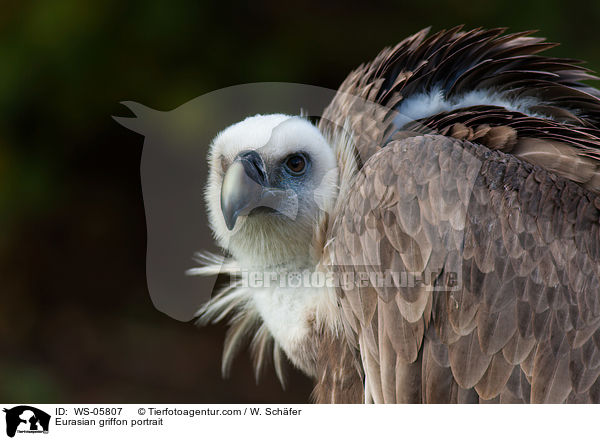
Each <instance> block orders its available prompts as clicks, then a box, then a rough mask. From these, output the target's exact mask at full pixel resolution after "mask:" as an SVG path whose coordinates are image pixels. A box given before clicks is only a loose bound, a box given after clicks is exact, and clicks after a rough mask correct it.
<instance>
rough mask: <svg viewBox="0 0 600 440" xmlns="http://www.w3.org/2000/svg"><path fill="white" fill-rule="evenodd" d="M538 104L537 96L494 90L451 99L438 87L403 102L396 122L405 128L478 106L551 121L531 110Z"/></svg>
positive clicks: (470, 93)
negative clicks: (512, 95)
mask: <svg viewBox="0 0 600 440" xmlns="http://www.w3.org/2000/svg"><path fill="white" fill-rule="evenodd" d="M537 104H539V100H538V99H535V98H533V97H520V98H518V99H508V98H507V97H506V96H505V94H500V93H496V92H494V91H492V90H473V91H470V92H468V93H465V94H464V95H461V96H459V97H457V98H452V99H447V98H446V97H445V96H444V93H443V92H442V90H441V89H439V88H438V89H433V90H431V91H430V92H428V93H419V94H417V95H414V96H411V97H410V98H407V99H405V100H404V101H402V103H401V104H400V106H399V107H398V109H397V111H398V115H397V116H396V117H395V119H394V124H395V125H396V126H397V127H398V128H401V127H403V126H404V125H406V124H408V123H409V122H412V121H416V120H418V119H423V118H428V117H429V116H433V115H437V114H438V113H442V112H449V111H453V110H456V109H459V108H465V107H472V106H476V105H492V106H497V107H503V108H505V109H507V110H510V111H515V112H519V113H523V114H525V115H528V116H535V117H536V118H543V119H550V118H548V116H545V115H541V114H538V113H534V112H531V111H530V110H529V109H530V108H531V107H533V106H535V105H537Z"/></svg>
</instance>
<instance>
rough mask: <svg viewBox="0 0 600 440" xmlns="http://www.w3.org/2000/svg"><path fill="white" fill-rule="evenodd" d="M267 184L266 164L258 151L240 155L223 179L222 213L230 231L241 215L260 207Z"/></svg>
mask: <svg viewBox="0 0 600 440" xmlns="http://www.w3.org/2000/svg"><path fill="white" fill-rule="evenodd" d="M266 184H267V177H266V173H265V164H264V162H263V160H262V158H261V157H260V155H259V154H258V153H257V152H256V151H247V152H244V153H240V154H238V156H237V157H236V158H235V160H234V161H233V163H232V164H231V165H230V166H229V169H228V170H227V172H226V173H225V177H224V178H223V185H222V186H221V211H222V212H223V217H224V218H225V224H226V225H227V229H229V230H230V231H231V230H232V229H233V227H234V226H235V222H236V221H237V218H238V217H239V216H240V215H245V214H248V213H249V212H250V211H251V210H252V209H253V208H255V207H256V206H258V202H259V200H260V198H261V195H262V192H263V189H264V187H265V186H266Z"/></svg>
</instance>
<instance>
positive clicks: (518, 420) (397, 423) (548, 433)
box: [0, 404, 598, 440]
mask: <svg viewBox="0 0 600 440" xmlns="http://www.w3.org/2000/svg"><path fill="white" fill-rule="evenodd" d="M2 408H3V409H4V413H3V414H2V415H1V416H0V419H2V422H1V424H2V430H3V431H4V432H3V434H2V435H4V434H6V435H7V436H8V437H14V438H15V439H19V440H27V439H40V438H43V439H44V440H50V439H82V438H85V439H106V438H110V439H111V440H113V439H137V438H139V439H142V438H143V439H154V438H157V439H158V438H174V439H178V438H192V437H191V435H193V438H200V439H202V438H212V439H222V438H261V439H271V438H276V439H284V438H285V439H296V438H298V439H307V440H314V439H316V438H331V439H333V438H337V439H339V438H342V439H345V438H348V439H354V438H360V439H366V438H368V439H379V438H382V439H383V438H389V435H390V434H392V435H394V436H395V437H397V438H400V437H404V438H431V437H432V436H440V438H444V439H448V438H450V439H452V438H457V439H458V438H460V439H461V440H466V439H471V438H472V439H482V438H485V439H486V440H488V439H496V438H498V439H503V440H505V439H506V438H524V437H526V436H533V437H535V438H579V436H581V438H583V436H587V435H589V434H592V433H593V434H594V435H595V433H596V431H597V428H596V426H597V423H598V422H597V418H598V416H597V415H598V407H597V406H593V405H571V406H568V405H566V406H557V405H546V406H543V405H538V406H535V405H534V406H517V405H498V406H492V405H481V406H477V405H455V406H451V405H396V406H392V405H387V406H384V405H381V406H375V405H367V406H363V405H337V406H336V405H177V404H172V405H162V404H161V405H158V404H157V405H153V404H140V405H60V404H59V405H44V404H40V405H37V404H3V405H2ZM36 434H38V435H36ZM39 434H42V436H39ZM4 438H6V437H4Z"/></svg>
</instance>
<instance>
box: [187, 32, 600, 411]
mask: <svg viewBox="0 0 600 440" xmlns="http://www.w3.org/2000/svg"><path fill="white" fill-rule="evenodd" d="M503 32H504V31H503V30H501V29H494V30H473V31H469V32H462V31H461V30H460V29H452V30H450V31H443V32H439V33H437V34H434V35H432V36H430V37H427V34H428V31H427V30H424V31H421V32H419V33H418V34H416V35H414V36H412V37H410V38H408V39H406V40H404V41H402V42H401V43H399V44H398V45H397V46H396V47H394V48H390V49H386V50H384V51H383V52H381V54H380V55H378V56H377V57H376V58H375V60H374V61H372V62H371V63H369V64H366V65H363V66H361V67H359V68H358V69H357V70H356V71H354V72H353V73H351V74H350V75H349V76H348V78H347V79H346V80H345V81H344V83H343V84H342V86H341V88H340V89H339V91H338V92H337V94H336V96H335V98H334V99H333V101H332V102H331V104H330V105H329V106H328V107H327V108H326V110H325V112H324V115H323V118H322V119H321V121H320V123H319V129H320V132H321V133H322V134H323V136H324V139H327V142H325V141H324V140H323V141H322V142H321V141H320V140H319V141H316V140H315V139H317V138H319V136H320V135H321V134H319V136H316V135H315V133H314V132H313V131H311V130H314V127H312V126H311V129H307V128H306V127H307V126H308V125H306V124H307V122H306V121H304V122H297V121H296V122H293V124H296V125H293V126H297V127H298V130H299V131H294V132H293V135H290V136H287V137H285V136H284V137H282V139H283V138H285V139H287V140H288V141H287V143H286V141H280V142H281V144H278V143H277V142H272V141H271V140H270V136H271V130H272V131H273V132H275V130H280V131H279V132H280V133H281V132H282V131H283V130H284V129H283V128H281V126H283V125H284V122H282V121H286V120H287V119H286V118H288V117H287V116H285V115H275V116H262V115H258V116H255V117H253V118H249V119H248V120H245V121H242V122H241V123H239V124H236V125H234V126H232V127H230V128H229V129H228V130H229V131H228V130H226V131H225V132H224V133H225V134H221V135H219V137H217V138H216V139H217V141H215V143H214V144H213V147H212V150H211V160H212V166H213V174H212V175H211V178H210V179H211V180H210V184H209V187H208V190H207V199H208V201H209V207H210V208H211V210H210V214H211V216H210V217H211V226H212V227H213V230H214V231H216V234H215V235H216V236H217V238H218V239H219V240H220V243H221V244H222V246H223V247H225V248H227V246H228V242H227V240H225V238H227V239H232V240H233V238H235V240H237V241H236V243H244V244H247V242H246V241H244V240H245V238H247V237H245V236H244V229H243V228H249V226H248V224H250V226H251V227H252V228H253V229H246V230H252V231H258V232H257V233H260V234H262V235H260V237H262V239H261V240H262V241H264V242H266V244H265V243H262V242H261V243H259V244H260V245H261V246H260V247H257V248H256V250H255V249H254V248H252V247H247V248H243V249H242V250H244V251H245V253H244V252H241V251H240V249H239V248H238V249H234V250H235V251H237V254H238V255H240V256H241V258H238V260H240V261H242V260H244V258H245V259H246V260H249V261H250V263H248V261H242V263H243V264H246V266H250V267H251V268H254V267H255V266H253V264H254V259H255V258H258V257H260V260H261V261H262V263H261V264H262V265H259V266H260V269H261V270H262V269H265V268H266V269H271V268H273V267H277V268H278V269H277V270H280V272H278V273H279V275H281V276H285V275H286V273H287V272H286V270H288V269H289V268H290V267H291V268H292V269H297V268H298V267H300V269H307V268H308V270H313V271H315V272H319V271H320V272H329V273H335V274H337V275H340V277H338V279H340V278H344V279H354V280H356V279H357V277H358V278H360V276H359V275H360V274H365V273H366V274H367V275H368V277H367V279H366V280H365V282H362V283H349V284H341V285H340V286H339V287H336V288H334V289H311V288H305V289H304V288H303V289H296V290H294V289H289V290H288V291H285V292H283V293H282V294H280V293H278V295H279V296H277V297H276V298H275V297H273V296H271V297H269V295H272V292H270V291H261V290H260V289H255V290H253V289H249V288H244V289H241V288H238V287H239V286H234V287H233V288H231V289H229V290H226V291H225V292H223V293H221V294H220V295H219V296H217V297H216V298H214V299H213V300H212V301H211V302H210V303H209V304H207V305H206V307H205V308H204V309H203V311H202V319H203V320H204V321H205V322H206V321H218V320H221V319H223V318H224V317H225V316H227V314H228V313H231V314H233V316H234V318H233V326H232V330H231V332H230V334H229V337H228V342H227V349H226V353H225V365H226V366H227V364H228V363H229V360H230V359H231V355H232V353H233V352H234V351H235V349H236V348H237V347H238V346H239V345H240V344H239V343H240V340H242V339H243V337H244V336H245V335H248V334H252V333H253V332H256V333H255V335H254V339H253V343H252V346H253V348H254V350H255V353H256V356H255V359H256V364H257V368H259V369H260V367H261V366H262V365H264V364H265V359H266V358H267V356H270V354H271V353H273V356H274V358H275V365H276V367H277V372H278V374H279V375H281V369H280V368H279V367H280V365H281V354H282V352H285V353H286V354H287V355H288V357H289V358H290V359H291V360H292V362H293V363H295V364H296V365H297V366H298V367H299V368H301V369H303V370H304V371H305V372H306V373H307V374H309V375H312V376H314V378H315V381H316V387H315V391H314V399H315V401H316V402H322V403H360V402H382V403H383V402H385V403H392V402H426V403H433V402H435V403H442V402H443V403H459V402H464V403H467V402H469V403H471V402H486V403H487V402H501V403H503V402H510V403H517V402H523V403H528V402H536V403H537V402H600V379H599V376H600V281H599V280H600V195H599V193H600V92H598V90H596V89H594V88H591V87H589V86H587V85H585V84H583V83H581V81H583V80H587V79H592V78H593V77H592V76H591V75H590V74H589V73H588V71H586V70H585V69H583V68H582V67H580V66H578V65H577V63H576V62H575V61H573V60H564V59H558V58H551V57H545V56H542V55H539V53H540V52H542V51H543V50H545V49H547V48H550V47H552V46H553V45H552V44H550V43H546V42H544V40H543V39H541V38H533V37H530V36H529V35H530V33H520V34H511V35H503ZM415 103H416V104H415ZM415 105H416V107H415ZM411 106H413V107H411ZM408 110H410V111H408ZM419 115H420V116H419ZM269 121H270V122H269ZM273 121H275V122H273ZM269 124H271V125H269ZM277 124H281V125H277ZM303 124H304V125H303ZM274 127H275V128H274ZM250 129H252V130H254V132H253V133H250V134H257V136H258V137H259V138H260V136H262V137H263V138H262V140H260V141H259V140H256V139H255V145H253V146H252V147H251V148H250V149H251V150H253V152H252V157H254V159H253V160H254V162H253V163H252V164H250V163H249V162H247V161H246V162H244V163H245V165H244V167H246V168H248V169H250V170H251V174H252V173H254V174H253V175H255V180H253V181H252V179H250V178H248V175H247V174H246V175H244V174H243V173H242V172H241V171H240V170H242V168H241V167H242V166H241V165H240V163H241V162H240V161H242V160H246V159H244V158H243V157H242V158H241V159H240V157H241V155H244V154H245V155H248V154H250V153H248V152H241V149H242V147H240V146H239V144H241V143H243V144H244V145H246V146H245V147H243V148H249V147H248V146H247V143H248V139H250V138H252V136H248V134H249V133H248V132H247V131H244V130H250ZM290 133H291V132H290ZM303 133H304V134H307V133H308V134H311V133H312V134H311V136H310V137H307V138H306V139H313V141H306V142H305V144H303V146H302V148H303V149H304V150H303V151H304V152H306V150H310V154H311V155H312V156H314V157H319V154H321V156H320V158H321V162H325V161H326V160H328V161H330V162H335V165H333V166H332V167H331V169H330V170H329V171H335V173H337V174H336V176H337V177H336V178H337V180H336V185H335V187H336V191H337V189H339V193H338V192H336V191H334V192H331V197H332V199H331V200H329V202H331V204H330V205H327V206H330V207H331V209H329V208H327V209H324V211H323V212H321V213H319V215H314V216H309V217H306V218H304V223H302V226H303V229H302V230H300V229H298V228H296V227H295V225H296V224H295V223H294V221H292V220H290V221H288V220H285V219H284V220H282V217H277V219H278V223H277V227H278V228H279V229H277V233H278V234H272V232H273V231H271V230H270V229H269V223H268V221H266V220H268V219H270V217H268V214H265V213H264V211H262V214H260V215H262V216H263V217H260V216H255V217H252V212H250V213H248V214H247V217H246V218H245V220H244V221H246V222H247V223H242V225H241V226H239V224H238V226H235V227H236V228H237V229H233V230H232V228H229V229H227V228H226V227H225V224H224V223H223V221H224V220H223V215H227V214H223V213H221V210H219V206H218V204H219V194H220V197H221V207H222V206H223V200H224V197H225V200H226V202H227V203H229V202H230V201H231V200H233V199H235V200H236V203H238V202H239V200H242V201H241V202H239V203H242V202H243V203H246V200H245V199H240V197H241V196H239V193H238V192H236V191H237V187H235V185H229V186H228V187H227V189H226V190H223V189H222V187H221V185H222V181H223V175H226V176H228V175H229V176H231V175H234V176H237V177H234V178H236V179H240V180H239V181H242V182H246V184H248V185H249V187H252V188H255V187H256V185H258V184H261V182H262V183H264V178H262V180H261V178H257V177H256V175H259V174H260V175H262V176H264V175H266V174H268V172H269V170H268V169H267V168H268V167H269V166H271V165H269V164H275V165H272V166H273V167H277V166H280V165H277V164H281V163H285V160H286V159H285V157H283V156H281V154H284V153H285V154H298V153H297V152H296V150H297V147H296V146H295V144H293V145H290V144H289V139H293V140H294V142H295V139H297V138H298V136H301V135H302V134H303ZM259 135H260V136H259ZM319 139H320V138H319ZM226 140H227V141H226ZM267 141H268V142H267ZM311 142H313V143H312V144H311ZM325 143H328V144H329V146H331V147H332V150H333V152H332V151H330V149H328V148H326V149H325V150H326V151H325V150H324V149H323V147H322V145H324V144H325ZM264 145H266V146H264ZM315 145H316V146H315ZM263 146H264V147H263ZM265 148H267V149H268V151H267V152H266V153H265V152H264V151H263V150H264V149H265ZM311 148H312V149H311ZM282 151H283V152H284V153H282ZM259 152H260V153H259ZM261 154H264V156H265V157H266V158H267V159H266V162H265V159H264V158H262V156H261ZM334 154H335V155H336V157H335V158H334V157H333V155H334ZM227 155H229V156H227ZM225 156H227V157H228V159H229V163H231V161H232V160H235V161H238V165H239V166H238V167H237V168H235V170H237V171H235V173H238V174H233V172H232V174H230V171H228V170H224V169H221V168H220V165H219V164H221V163H223V160H222V159H223V158H224V157H225ZM274 156H275V157H276V160H274V159H273V157H274ZM269 161H271V162H269ZM282 161H283V162H282ZM265 163H267V165H265ZM315 163H317V161H315ZM257 164H258V165H257ZM336 166H337V168H335V167H336ZM252 167H258V168H256V169H258V170H259V171H260V172H259V171H256V170H254V168H252ZM246 168H244V169H246ZM334 168H335V169H334ZM252 170H254V171H252ZM325 171H327V170H325ZM325 171H323V173H325ZM226 178H227V177H226ZM244 179H245V180H244ZM248 182H250V183H248ZM252 182H254V183H252ZM252 185H254V186H252ZM325 186H327V185H325ZM332 186H334V185H332V184H331V183H330V186H329V187H328V189H331V188H332ZM299 187H300V190H299V193H300V194H302V195H305V192H302V191H305V187H301V186H300V185H299ZM224 193H225V195H224ZM252 194H253V193H251V192H250V191H246V193H245V195H244V197H250V196H252ZM328 194H329V193H328ZM236 197H237V198H236ZM302 200H309V202H310V199H302ZM309 202H306V203H309ZM211 203H212V204H211ZM299 206H300V207H301V208H305V206H303V205H302V204H299ZM311 212H312V211H311ZM236 216H237V214H236ZM265 216H266V217H265ZM236 218H237V217H236ZM236 218H233V220H231V217H230V218H229V220H230V221H232V224H233V225H236ZM307 219H308V220H307ZM313 220H314V222H313V223H310V222H311V221H313ZM311 228H312V229H311ZM240 231H241V232H240ZM298 231H300V232H303V233H304V232H306V231H309V233H311V231H312V241H311V239H310V237H308V239H307V238H306V237H305V236H302V237H303V238H302V240H300V241H299V243H300V242H302V243H303V242H306V243H307V244H306V247H307V249H303V248H302V249H296V248H294V249H292V248H290V247H289V246H288V247H286V246H285V244H286V243H283V242H282V240H277V239H276V238H275V239H274V238H273V237H280V236H281V237H285V236H286V235H290V234H294V233H296V234H297V233H298ZM236 234H237V235H236ZM232 237H233V238H232ZM296 238H297V237H296ZM269 240H271V241H269ZM259 241H260V240H259ZM233 242H234V241H231V242H229V244H231V243H233ZM255 242H256V240H255V241H253V242H252V243H255ZM308 242H310V243H308ZM232 247H233V245H231V246H230V248H227V249H228V250H229V251H231V248H232ZM297 247H302V246H300V245H298V246H297ZM269 249H277V250H279V251H285V252H284V253H283V254H282V255H289V256H290V257H289V258H288V261H285V262H284V263H282V264H279V261H274V260H273V258H270V257H273V256H271V255H265V252H268V250H269ZM258 251H260V252H262V254H261V253H259V252H258ZM305 251H306V252H305ZM252 252H255V254H252ZM295 252H296V253H298V254H299V255H300V254H301V256H302V259H300V258H296V257H297V255H296V254H295ZM231 253H232V254H234V256H235V253H236V252H231ZM254 255H256V257H254ZM300 260H301V261H302V263H299V261H300ZM307 261H308V263H307ZM215 263H220V261H218V262H213V263H212V266H211V267H209V268H206V269H200V270H199V272H198V273H202V272H203V271H204V273H208V272H210V271H211V270H212V271H213V272H216V271H218V270H219V268H220V264H215ZM280 266H285V267H283V268H282V267H280ZM236 268H237V269H236ZM221 270H223V271H225V272H227V271H229V272H230V273H231V274H233V275H235V274H236V273H237V272H236V271H239V265H238V264H237V262H235V261H231V260H228V261H227V264H225V266H224V267H223V268H221ZM382 273H390V274H396V275H398V277H399V278H398V277H397V278H394V282H393V283H391V284H390V283H380V282H379V281H378V279H377V274H382ZM409 276H410V278H409ZM402 277H404V278H402ZM265 292H266V293H265ZM259 295H262V296H260V298H259V299H256V298H257V296H259ZM273 298H275V299H273ZM303 298H307V299H306V300H305V299H303ZM259 301H262V302H260V303H259ZM311 302H314V304H311ZM283 303H285V307H283V306H281V307H280V305H281V304H283ZM278 307H280V308H278ZM296 311H297V312H296ZM284 313H287V314H286V315H285V319H281V317H282V316H284V315H283V314H284ZM290 328H294V332H290V331H288V330H289V329H290ZM273 339H275V343H274V344H273Z"/></svg>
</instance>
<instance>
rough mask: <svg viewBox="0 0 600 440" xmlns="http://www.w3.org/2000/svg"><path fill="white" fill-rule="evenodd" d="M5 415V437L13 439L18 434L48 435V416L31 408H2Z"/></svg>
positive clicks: (21, 406)
mask: <svg viewBox="0 0 600 440" xmlns="http://www.w3.org/2000/svg"><path fill="white" fill-rule="evenodd" d="M3 411H4V412H5V413H6V435H8V436H9V437H14V436H15V434H16V433H17V432H19V433H44V434H47V433H48V428H49V426H50V414H46V413H45V412H44V411H42V410H40V409H37V408H34V407H33V406H27V405H19V406H15V407H14V408H11V409H6V408H4V410H3Z"/></svg>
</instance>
